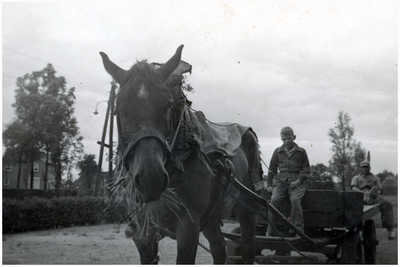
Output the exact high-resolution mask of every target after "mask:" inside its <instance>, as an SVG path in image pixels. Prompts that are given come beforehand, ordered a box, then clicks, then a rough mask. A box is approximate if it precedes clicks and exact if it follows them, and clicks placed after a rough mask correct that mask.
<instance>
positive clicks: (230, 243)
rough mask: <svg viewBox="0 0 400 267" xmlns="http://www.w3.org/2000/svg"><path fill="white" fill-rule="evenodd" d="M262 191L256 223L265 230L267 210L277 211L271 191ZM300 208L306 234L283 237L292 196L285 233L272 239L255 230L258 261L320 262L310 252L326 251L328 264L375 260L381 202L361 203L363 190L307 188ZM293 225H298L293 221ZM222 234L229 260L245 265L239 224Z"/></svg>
mask: <svg viewBox="0 0 400 267" xmlns="http://www.w3.org/2000/svg"><path fill="white" fill-rule="evenodd" d="M242 190H245V189H243V188H242ZM263 193H264V197H263V198H262V200H261V198H260V197H258V198H259V199H258V200H257V201H258V202H259V203H260V204H261V205H260V211H261V213H260V214H261V215H260V216H259V220H258V221H259V225H261V226H262V227H261V229H264V230H266V229H267V221H266V220H265V218H266V215H267V208H269V210H270V211H272V212H274V211H273V209H274V207H271V206H270V204H269V201H268V200H269V199H270V197H271V195H270V193H268V192H266V191H265V192H263ZM263 201H264V202H265V204H263ZM302 208H303V214H304V224H305V229H304V234H300V236H297V237H285V231H286V233H288V227H287V226H288V221H286V218H287V217H288V215H289V214H290V202H289V199H287V200H286V202H285V203H284V204H283V207H282V209H281V213H280V214H279V215H280V216H282V217H281V221H280V222H279V223H278V227H279V228H280V229H279V230H280V231H281V232H282V233H283V234H282V236H280V237H273V236H268V235H266V234H265V233H264V232H263V231H262V233H260V231H257V235H256V247H257V252H258V253H257V254H258V255H257V256H256V262H257V263H271V262H273V263H277V262H279V263H317V262H318V258H316V257H315V256H311V255H312V254H311V255H310V254H309V253H320V254H324V255H326V256H327V258H328V260H327V263H346V264H354V263H362V262H363V260H364V262H365V263H375V256H376V245H377V244H378V241H377V239H376V234H375V224H374V221H373V220H372V219H371V218H372V217H373V216H375V215H376V214H378V213H379V212H380V209H379V204H377V205H370V206H365V205H363V194H362V193H358V192H337V191H328V190H308V191H306V193H305V195H304V197H303V199H302ZM289 224H290V222H289ZM289 226H290V227H291V228H292V230H293V229H294V228H293V227H294V226H293V225H289ZM295 230H296V229H295ZM223 234H224V236H225V238H226V244H227V256H228V258H227V263H228V264H235V263H241V256H240V248H239V246H240V238H241V236H240V228H236V229H234V230H233V231H232V232H231V233H225V232H224V233H223ZM262 250H271V253H269V254H272V253H274V252H275V254H273V255H269V256H264V255H262V254H261V252H262ZM292 252H293V253H292ZM314 255H315V254H314ZM363 255H364V256H363Z"/></svg>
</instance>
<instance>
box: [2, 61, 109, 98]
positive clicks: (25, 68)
mask: <svg viewBox="0 0 400 267" xmlns="http://www.w3.org/2000/svg"><path fill="white" fill-rule="evenodd" d="M3 64H5V65H8V66H11V67H14V68H18V69H22V70H29V71H32V70H31V69H30V68H27V67H24V66H20V65H18V64H15V63H12V62H9V61H6V60H3ZM3 75H5V74H4V73H3ZM5 76H8V77H10V78H15V79H17V78H16V77H12V76H10V75H5ZM67 83H71V84H75V85H78V86H83V87H86V88H85V89H87V90H90V91H94V92H99V93H105V94H108V93H109V92H108V91H105V90H100V89H97V88H95V87H91V86H88V85H86V84H82V83H80V82H74V81H71V80H69V81H67Z"/></svg>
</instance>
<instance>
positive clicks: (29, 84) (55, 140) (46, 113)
mask: <svg viewBox="0 0 400 267" xmlns="http://www.w3.org/2000/svg"><path fill="white" fill-rule="evenodd" d="M55 74H56V71H55V70H54V68H53V66H52V65H51V64H48V65H47V66H46V67H45V68H44V69H43V70H41V71H36V72H32V73H31V74H25V75H24V76H23V77H20V78H18V79H17V87H18V88H17V89H16V90H15V92H16V96H15V99H16V102H15V103H14V104H13V107H14V108H15V109H16V115H17V119H18V120H19V121H20V122H21V124H22V125H24V128H26V129H27V130H28V132H29V138H27V139H26V143H27V148H28V149H27V150H26V151H25V153H26V154H28V158H29V159H30V162H31V165H33V161H34V160H37V159H38V157H40V156H43V155H45V161H46V171H45V178H44V180H45V181H44V182H45V183H44V186H45V189H46V186H47V172H48V169H47V165H48V162H49V161H50V160H52V162H53V163H54V167H55V179H56V189H57V190H58V189H59V188H60V186H61V177H62V173H63V171H64V170H65V168H66V166H67V165H68V163H70V162H72V161H74V160H76V153H75V152H81V151H82V143H81V140H82V137H81V136H79V128H78V126H77V120H76V118H75V117H74V116H73V114H74V107H73V106H74V104H75V95H74V91H75V88H74V87H72V88H70V89H69V90H67V88H66V81H65V78H64V77H56V75H55ZM32 168H33V166H32ZM32 170H33V169H32ZM32 175H33V172H32ZM32 181H33V179H32V180H31V182H32Z"/></svg>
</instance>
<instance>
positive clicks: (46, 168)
mask: <svg viewBox="0 0 400 267" xmlns="http://www.w3.org/2000/svg"><path fill="white" fill-rule="evenodd" d="M47 151H49V150H47ZM48 164H49V152H46V163H45V165H44V177H43V182H44V187H43V189H44V190H47V172H48Z"/></svg>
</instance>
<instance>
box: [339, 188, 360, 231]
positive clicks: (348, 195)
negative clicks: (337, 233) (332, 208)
mask: <svg viewBox="0 0 400 267" xmlns="http://www.w3.org/2000/svg"><path fill="white" fill-rule="evenodd" d="M363 198H364V194H363V193H361V192H353V191H345V192H340V210H341V214H343V215H342V218H343V226H346V227H348V228H351V227H356V226H360V225H362V223H363V221H362V220H363V209H364V203H363Z"/></svg>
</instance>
